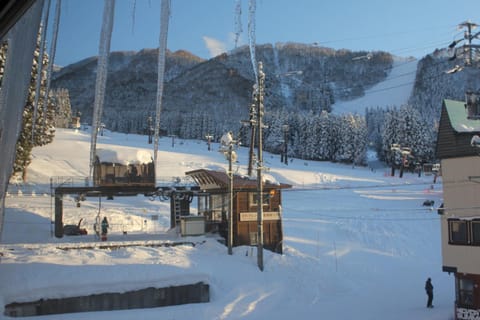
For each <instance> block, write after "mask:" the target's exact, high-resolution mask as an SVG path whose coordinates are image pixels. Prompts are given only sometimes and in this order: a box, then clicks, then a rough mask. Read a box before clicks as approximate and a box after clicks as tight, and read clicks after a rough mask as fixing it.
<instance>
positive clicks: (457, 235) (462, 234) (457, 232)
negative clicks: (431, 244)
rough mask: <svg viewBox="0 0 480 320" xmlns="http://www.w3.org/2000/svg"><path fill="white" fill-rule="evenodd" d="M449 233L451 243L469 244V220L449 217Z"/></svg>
mask: <svg viewBox="0 0 480 320" xmlns="http://www.w3.org/2000/svg"><path fill="white" fill-rule="evenodd" d="M448 233H449V243H450V244H468V221H467V220H459V219H449V220H448Z"/></svg>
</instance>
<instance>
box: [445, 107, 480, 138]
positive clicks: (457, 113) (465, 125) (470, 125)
mask: <svg viewBox="0 0 480 320" xmlns="http://www.w3.org/2000/svg"><path fill="white" fill-rule="evenodd" d="M444 105H445V108H446V110H447V114H448V118H449V120H450V123H451V125H452V128H453V130H455V131H456V132H458V133H462V132H467V133H469V132H480V121H479V120H475V119H468V118H467V110H466V108H465V102H464V101H455V100H449V99H445V100H444Z"/></svg>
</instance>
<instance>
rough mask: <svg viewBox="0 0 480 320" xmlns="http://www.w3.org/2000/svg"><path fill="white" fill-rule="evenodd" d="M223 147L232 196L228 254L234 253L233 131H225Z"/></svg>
mask: <svg viewBox="0 0 480 320" xmlns="http://www.w3.org/2000/svg"><path fill="white" fill-rule="evenodd" d="M220 143H221V145H222V146H221V148H220V151H221V152H223V154H224V155H225V158H227V160H228V177H229V179H228V180H229V182H228V193H229V197H230V201H229V209H228V239H227V245H228V254H230V255H231V254H232V253H233V251H232V247H233V168H232V163H233V162H236V161H237V154H236V152H235V151H234V150H233V147H234V145H235V144H236V141H235V140H234V139H233V135H232V132H227V133H225V134H224V135H223V136H222V138H221V139H220Z"/></svg>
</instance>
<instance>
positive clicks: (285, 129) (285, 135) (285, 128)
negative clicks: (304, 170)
mask: <svg viewBox="0 0 480 320" xmlns="http://www.w3.org/2000/svg"><path fill="white" fill-rule="evenodd" d="M289 130H290V126H289V125H288V124H284V125H283V126H282V131H283V160H284V161H285V162H284V163H285V164H286V165H288V156H287V155H288V131H289Z"/></svg>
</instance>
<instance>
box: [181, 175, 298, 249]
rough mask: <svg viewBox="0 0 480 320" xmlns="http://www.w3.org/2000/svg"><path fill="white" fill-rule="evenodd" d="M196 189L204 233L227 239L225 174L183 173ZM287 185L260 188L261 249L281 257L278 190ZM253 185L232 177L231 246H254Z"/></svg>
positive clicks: (255, 205) (268, 184) (255, 202)
mask: <svg viewBox="0 0 480 320" xmlns="http://www.w3.org/2000/svg"><path fill="white" fill-rule="evenodd" d="M186 174H187V175H189V176H191V177H192V178H193V179H194V181H195V182H196V183H197V184H198V186H199V187H200V190H201V192H200V193H199V201H198V213H199V215H204V216H205V220H206V226H207V231H218V232H219V233H220V235H221V236H222V237H224V238H225V239H227V234H228V223H227V222H228V219H227V218H228V211H229V203H230V193H229V183H230V177H229V176H228V174H227V173H225V172H219V171H212V170H206V169H199V170H194V171H189V172H186ZM286 188H291V185H288V184H283V183H274V182H268V181H266V182H264V184H263V197H262V204H263V231H264V233H263V245H264V248H265V249H268V250H271V251H273V252H278V253H282V251H283V248H282V247H283V230H282V211H281V204H282V193H281V190H282V189H286ZM258 203H259V201H258V192H257V181H256V180H252V179H250V178H248V177H242V176H239V175H234V176H233V246H242V245H256V239H257V225H258V223H257V212H258Z"/></svg>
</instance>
